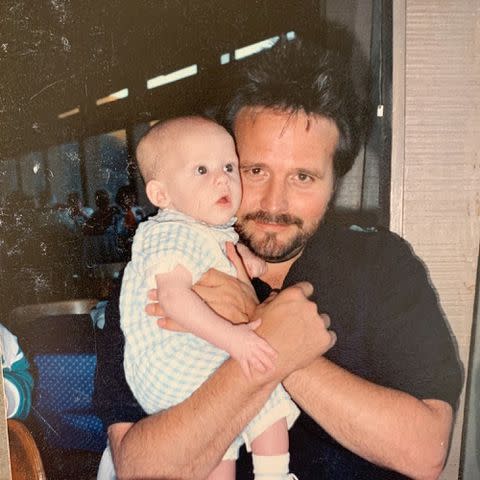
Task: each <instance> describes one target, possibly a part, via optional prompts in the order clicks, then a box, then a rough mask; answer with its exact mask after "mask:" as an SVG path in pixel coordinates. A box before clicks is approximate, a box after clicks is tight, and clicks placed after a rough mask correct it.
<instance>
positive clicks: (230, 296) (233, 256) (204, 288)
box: [145, 242, 258, 331]
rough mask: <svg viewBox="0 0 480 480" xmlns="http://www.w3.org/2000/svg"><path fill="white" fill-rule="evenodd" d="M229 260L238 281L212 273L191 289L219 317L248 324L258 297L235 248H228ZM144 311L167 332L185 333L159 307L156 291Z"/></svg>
mask: <svg viewBox="0 0 480 480" xmlns="http://www.w3.org/2000/svg"><path fill="white" fill-rule="evenodd" d="M226 249H227V254H228V258H229V259H230V261H231V262H232V263H233V265H234V266H235V268H236V269H237V273H238V279H237V278H235V277H232V276H231V275H227V274H226V273H223V272H219V271H218V270H214V269H210V270H208V272H206V273H205V274H204V275H203V276H202V278H201V279H200V280H199V281H198V283H196V284H195V285H194V286H193V287H192V288H193V291H194V292H196V293H197V294H198V295H199V296H200V297H201V298H202V299H203V300H204V301H205V302H206V303H207V304H208V306H209V307H210V308H211V309H212V310H213V311H214V312H215V313H217V314H218V315H220V316H221V317H223V318H225V319H227V320H228V321H229V322H231V323H234V324H240V323H248V322H249V321H250V318H252V315H253V312H254V311H255V308H256V306H257V305H258V299H257V295H256V294H255V290H254V289H253V287H252V285H251V283H250V280H249V278H248V275H247V273H246V272H245V267H244V266H243V263H242V260H241V258H240V256H239V255H238V254H237V252H236V251H235V246H234V245H233V244H232V243H230V242H228V243H227V245H226ZM148 301H149V302H151V303H149V304H148V305H147V306H146V307H145V311H146V312H147V314H148V315H151V316H152V317H157V318H158V320H157V323H158V326H159V327H161V328H165V329H167V330H174V331H185V330H184V329H182V328H181V327H180V326H179V325H178V324H177V323H176V322H174V321H173V320H171V319H170V318H166V317H165V312H164V311H163V309H162V307H161V306H160V304H159V303H158V297H157V291H156V290H155V289H152V290H150V291H149V292H148Z"/></svg>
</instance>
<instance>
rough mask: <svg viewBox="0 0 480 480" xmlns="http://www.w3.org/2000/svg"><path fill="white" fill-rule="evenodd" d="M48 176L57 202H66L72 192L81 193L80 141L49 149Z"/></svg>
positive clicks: (53, 196)
mask: <svg viewBox="0 0 480 480" xmlns="http://www.w3.org/2000/svg"><path fill="white" fill-rule="evenodd" d="M47 178H48V181H49V182H50V189H51V192H52V199H53V200H54V202H55V203H62V204H64V203H66V201H67V196H68V194H69V193H70V192H78V193H79V194H80V195H81V192H82V181H81V176H80V155H79V145H78V143H65V144H63V145H58V146H55V147H51V148H49V149H48V157H47Z"/></svg>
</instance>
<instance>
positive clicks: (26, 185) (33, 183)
mask: <svg viewBox="0 0 480 480" xmlns="http://www.w3.org/2000/svg"><path fill="white" fill-rule="evenodd" d="M20 171H21V174H22V190H23V192H24V193H25V195H27V196H29V197H31V198H32V199H34V200H35V201H36V203H38V202H43V200H40V197H42V196H43V192H44V191H45V190H46V182H45V159H44V157H43V154H42V153H41V152H31V153H28V154H27V155H24V156H23V157H21V158H20ZM44 200H45V201H48V202H49V201H50V200H51V199H50V198H45V199H44Z"/></svg>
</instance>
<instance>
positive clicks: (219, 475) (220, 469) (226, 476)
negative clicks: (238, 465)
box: [207, 460, 235, 480]
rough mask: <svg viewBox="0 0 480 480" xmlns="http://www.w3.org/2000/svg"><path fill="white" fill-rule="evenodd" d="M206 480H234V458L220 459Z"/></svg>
mask: <svg viewBox="0 0 480 480" xmlns="http://www.w3.org/2000/svg"><path fill="white" fill-rule="evenodd" d="M207 480H235V460H222V461H221V462H220V463H219V464H218V465H217V466H216V467H215V470H213V472H212V473H211V474H210V475H209V476H208V477H207Z"/></svg>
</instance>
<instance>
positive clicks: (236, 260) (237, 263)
mask: <svg viewBox="0 0 480 480" xmlns="http://www.w3.org/2000/svg"><path fill="white" fill-rule="evenodd" d="M225 249H226V251H227V257H228V259H229V260H230V261H231V262H232V263H233V266H234V267H235V269H236V270H237V278H238V279H239V280H241V281H242V282H245V283H250V278H249V276H248V274H247V271H246V270H245V267H244V265H243V262H242V259H241V258H240V255H239V254H238V253H237V250H236V249H235V245H233V243H232V242H227V243H226V244H225Z"/></svg>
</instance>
